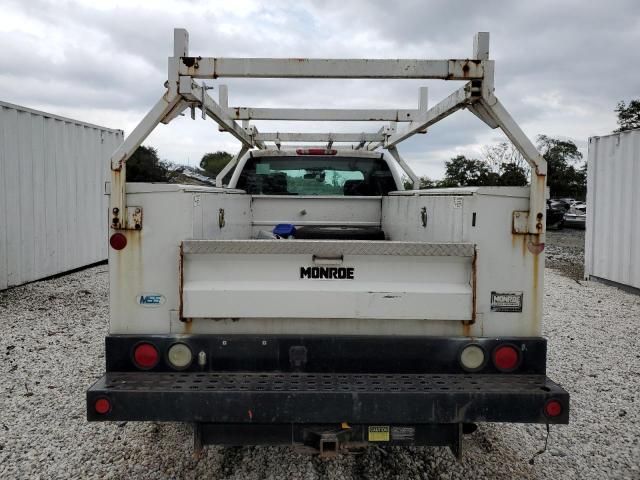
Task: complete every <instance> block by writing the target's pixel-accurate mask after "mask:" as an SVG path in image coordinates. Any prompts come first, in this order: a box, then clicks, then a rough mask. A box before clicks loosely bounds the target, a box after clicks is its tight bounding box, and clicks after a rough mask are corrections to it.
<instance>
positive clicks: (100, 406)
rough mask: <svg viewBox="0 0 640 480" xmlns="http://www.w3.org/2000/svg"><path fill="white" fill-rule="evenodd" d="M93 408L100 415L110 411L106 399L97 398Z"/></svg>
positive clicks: (108, 402) (109, 405)
mask: <svg viewBox="0 0 640 480" xmlns="http://www.w3.org/2000/svg"><path fill="white" fill-rule="evenodd" d="M93 408H95V410H96V412H97V413H99V414H100V415H104V414H105V413H109V411H110V410H111V402H110V401H109V400H108V399H106V398H99V399H97V400H96V403H94V404H93Z"/></svg>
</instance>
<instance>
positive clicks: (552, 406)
mask: <svg viewBox="0 0 640 480" xmlns="http://www.w3.org/2000/svg"><path fill="white" fill-rule="evenodd" d="M561 413H562V404H561V403H560V402H559V401H558V400H549V401H548V402H547V404H546V405H545V406H544V414H545V415H546V416H547V417H557V416H558V415H560V414H561Z"/></svg>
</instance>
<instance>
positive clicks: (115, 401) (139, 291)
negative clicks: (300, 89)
mask: <svg viewBox="0 0 640 480" xmlns="http://www.w3.org/2000/svg"><path fill="white" fill-rule="evenodd" d="M174 36H175V38H174V40H175V46H174V54H173V56H172V57H170V58H169V70H168V81H167V83H166V92H165V93H164V94H163V95H162V97H161V98H160V100H159V101H158V103H157V104H156V105H155V106H154V107H153V108H152V109H151V111H150V112H149V113H148V114H147V115H146V117H145V118H144V119H143V120H142V121H141V123H140V124H139V125H138V126H137V127H136V128H135V129H134V130H133V131H132V133H131V135H130V136H129V137H128V138H127V139H126V141H125V142H124V143H123V144H122V145H121V146H120V148H119V149H118V150H117V151H116V152H115V153H114V155H113V157H112V159H111V171H112V177H111V183H110V185H109V188H108V193H109V194H110V210H109V223H110V226H111V231H110V246H111V248H110V253H109V271H110V329H109V335H108V336H107V338H106V373H105V374H104V376H103V377H102V378H100V379H99V380H98V381H97V382H96V383H95V384H94V385H93V386H91V387H90V388H89V390H88V392H87V410H88V413H87V414H88V419H89V420H91V421H136V420H138V421H159V422H164V421H166V422H188V423H191V424H193V425H194V438H195V446H196V448H198V449H199V448H201V447H202V445H205V444H220V445H259V444H272V445H273V444H288V445H297V446H307V447H311V448H313V449H316V451H318V452H320V453H321V454H324V455H331V454H335V453H337V452H340V451H342V450H344V449H347V448H350V447H362V446H365V445H367V444H371V443H376V444H379V445H380V444H383V445H448V446H450V447H451V449H452V451H453V452H454V453H455V454H456V455H460V453H461V440H462V434H463V432H468V431H471V430H472V429H473V428H474V425H475V424H476V423H477V422H525V423H543V424H547V425H548V424H558V423H560V424H562V423H567V422H568V419H569V395H568V393H567V392H566V391H565V390H563V389H562V388H561V387H560V386H559V385H557V384H555V383H554V382H553V381H551V380H550V379H549V378H547V376H546V347H547V343H546V340H545V339H544V338H542V336H541V320H542V298H543V273H544V236H545V218H544V217H545V196H546V187H545V174H546V164H545V161H544V159H543V158H542V157H541V156H540V154H539V153H538V152H537V151H536V149H535V147H534V146H533V145H532V143H531V142H530V141H529V140H528V139H527V137H526V136H525V135H524V134H523V132H522V131H521V130H520V128H519V127H518V126H517V124H516V123H515V122H514V121H513V120H512V118H511V117H510V116H509V114H508V112H507V111H506V110H505V108H504V107H503V106H502V104H501V103H500V101H499V100H498V99H497V98H496V96H495V94H494V87H493V72H494V62H493V61H492V60H489V35H488V33H478V34H477V35H476V37H475V42H474V50H473V55H472V57H471V58H467V59H447V60H363V59H358V60H348V59H307V58H293V59H291V58H289V59H274V58H270V59H266V58H212V57H201V56H193V55H191V54H190V53H189V50H188V34H187V32H186V30H183V29H176V30H175V32H174ZM224 77H240V78H247V77H250V78H301V79H303V78H332V79H351V78H360V79H389V78H393V79H441V80H450V81H461V82H463V86H462V87H461V88H459V89H458V90H456V91H455V92H453V93H452V94H451V95H450V96H449V97H447V98H445V99H444V100H443V101H441V102H440V103H438V104H436V105H434V106H433V107H431V108H429V107H428V105H427V90H426V88H421V89H420V91H419V105H418V108H416V109H376V110H355V109H293V108H252V107H233V108H230V107H229V106H228V101H227V88H226V87H225V86H224V85H217V86H216V88H217V89H218V91H219V98H218V101H216V100H214V99H213V98H212V97H211V95H210V94H209V92H208V90H210V87H207V86H206V85H205V84H204V83H198V82H197V79H220V78H224ZM189 109H190V110H191V115H192V116H193V117H194V118H195V109H200V110H201V111H202V115H203V117H205V116H208V117H210V118H211V119H213V120H214V121H215V122H216V123H217V127H218V129H219V130H221V131H225V132H228V133H230V134H232V135H233V136H234V137H235V138H237V139H238V140H239V141H240V143H241V148H240V151H239V153H238V154H237V155H236V156H235V157H234V160H233V161H232V162H231V163H230V164H229V165H228V166H227V167H226V168H225V169H224V170H223V171H222V172H221V173H220V175H219V176H218V178H217V179H216V186H215V187H214V186H211V187H194V186H187V185H160V184H148V183H128V184H127V183H126V180H125V167H126V161H127V159H128V158H129V157H130V156H131V155H132V154H133V152H134V151H135V150H136V148H137V147H138V146H139V145H140V144H141V142H142V141H144V139H145V138H146V137H147V135H148V134H149V133H150V132H151V131H152V130H153V129H154V128H155V127H156V126H157V125H158V123H159V122H163V123H168V122H170V121H171V120H172V119H174V118H175V117H177V116H178V115H180V114H182V112H183V111H185V110H187V111H188V110H189ZM462 109H466V110H469V111H471V112H472V113H473V114H475V115H476V116H477V117H479V118H480V119H481V120H482V121H484V122H485V123H486V124H487V125H488V126H489V127H491V128H501V129H502V130H503V131H504V133H505V134H506V135H507V137H508V138H509V139H510V140H511V141H512V142H513V144H514V145H515V146H516V147H517V149H518V150H519V151H520V153H521V154H522V155H523V156H524V158H525V159H526V160H527V161H528V162H529V164H530V165H531V184H530V186H529V187H472V188H452V189H430V190H420V189H419V186H418V181H417V180H418V179H417V177H416V175H415V174H414V173H413V172H412V170H411V169H410V168H409V166H408V165H407V164H406V162H404V161H403V159H402V157H401V156H400V155H399V153H398V150H397V148H396V147H397V145H398V144H399V143H401V142H402V141H403V140H405V139H407V138H409V137H411V136H412V135H414V134H419V133H424V132H425V131H426V129H427V128H429V126H430V125H432V124H434V123H436V122H437V121H439V120H441V119H443V118H445V117H446V116H448V115H449V114H451V113H453V112H455V111H456V110H462ZM253 120H285V121H288V120H299V121H343V122H344V121H376V122H378V123H380V122H385V126H383V127H382V128H380V129H379V130H377V131H376V132H373V133H356V134H353V133H301V132H259V131H258V130H257V129H256V128H255V125H253V124H251V122H252V121H253ZM386 122H388V124H387V123H386ZM401 123H404V124H406V125H405V126H404V127H403V128H400V127H398V124H401ZM314 142H315V143H316V145H311V144H313V143H314ZM291 143H293V144H302V145H303V146H299V145H298V146H294V147H291V148H287V147H286V146H285V145H287V144H291ZM338 145H346V146H345V147H338ZM405 176H406V177H408V178H409V179H410V180H411V181H412V182H413V189H412V190H404V188H403V184H402V178H403V177H405ZM225 178H230V179H229V180H228V185H223V182H224V181H225V180H224V179H225Z"/></svg>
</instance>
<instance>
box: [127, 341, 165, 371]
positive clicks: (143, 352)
mask: <svg viewBox="0 0 640 480" xmlns="http://www.w3.org/2000/svg"><path fill="white" fill-rule="evenodd" d="M158 358H159V356H158V349H157V348H156V347H154V346H153V345H151V344H150V343H140V344H138V345H137V346H136V348H135V349H134V350H133V360H134V361H135V362H136V365H137V366H138V367H139V368H142V369H145V370H148V369H149V368H153V367H155V366H156V363H158Z"/></svg>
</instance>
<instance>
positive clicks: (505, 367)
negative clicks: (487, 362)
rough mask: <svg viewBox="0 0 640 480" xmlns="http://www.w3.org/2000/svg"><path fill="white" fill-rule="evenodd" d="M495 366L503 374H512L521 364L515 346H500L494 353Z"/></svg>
mask: <svg viewBox="0 0 640 480" xmlns="http://www.w3.org/2000/svg"><path fill="white" fill-rule="evenodd" d="M493 364H494V365H495V366H496V368H497V369H498V370H500V371H502V372H511V371H513V370H515V369H516V368H518V365H519V364H520V353H519V352H518V349H517V348H516V347H514V346H513V345H500V346H499V347H498V348H496V349H495V350H494V351H493Z"/></svg>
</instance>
